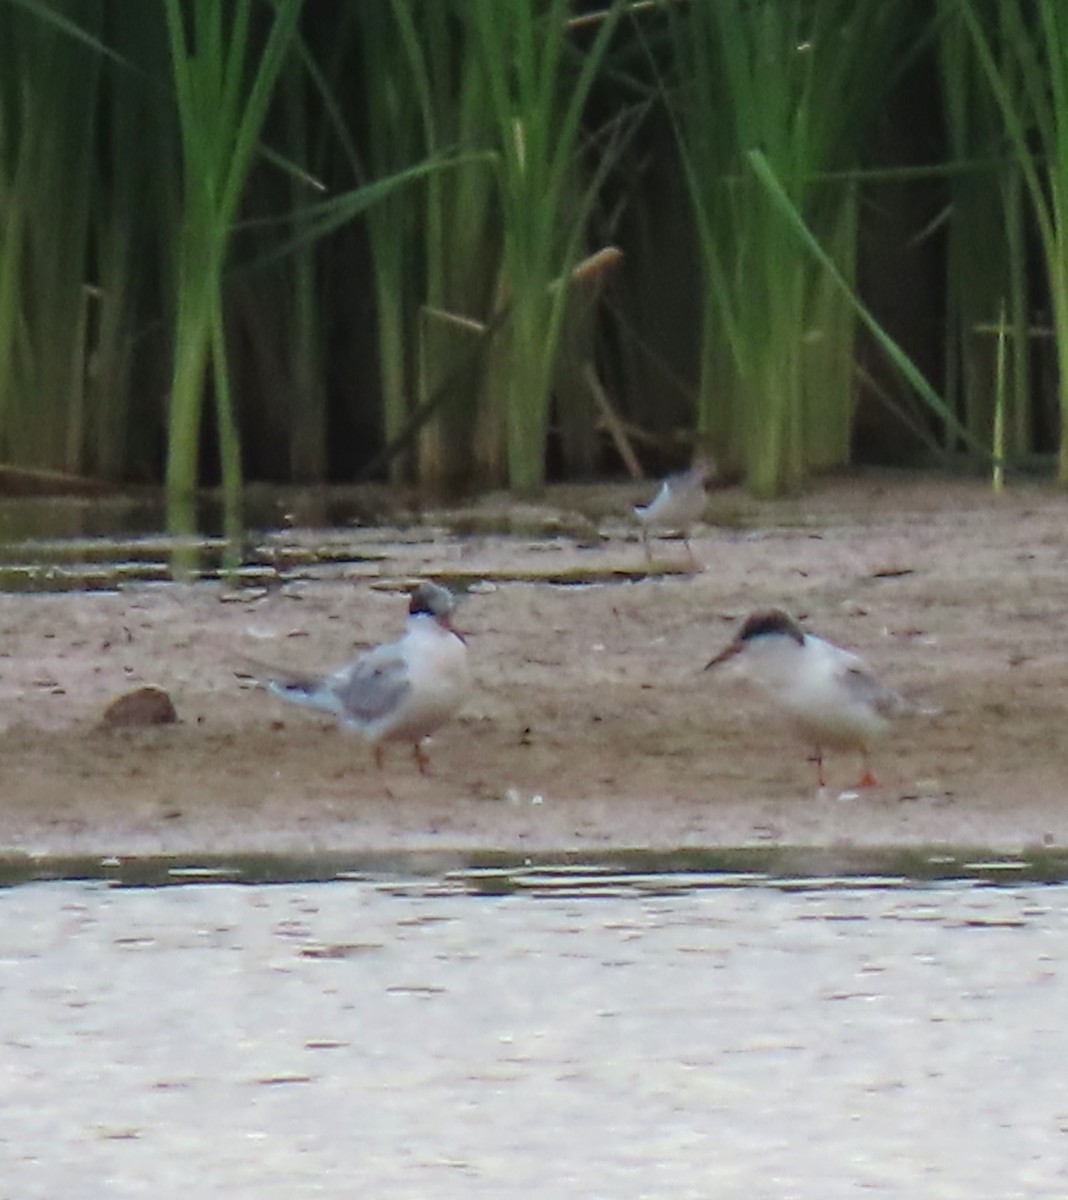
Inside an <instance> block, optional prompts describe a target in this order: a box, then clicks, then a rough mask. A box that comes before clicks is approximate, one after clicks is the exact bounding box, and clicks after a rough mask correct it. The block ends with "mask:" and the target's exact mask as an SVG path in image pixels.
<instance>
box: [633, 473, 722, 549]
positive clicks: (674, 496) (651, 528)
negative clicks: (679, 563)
mask: <svg viewBox="0 0 1068 1200" xmlns="http://www.w3.org/2000/svg"><path fill="white" fill-rule="evenodd" d="M713 470H714V467H713V464H712V462H711V461H710V460H709V459H707V458H698V459H695V460H694V464H693V466H692V467H691V468H690V469H689V470H688V471H680V472H679V473H678V474H676V475H669V476H668V477H667V478H666V479H664V480H663V482H662V483H661V484H660V490H659V491H658V492H657V493H656V495H655V496H654V497H653V499H652V500H651V501H650V502H649V503H648V504H636V505H635V506H634V516H635V518H636V520H637V522H638V524H639V525H640V526H641V531H642V544H643V545H644V546H645V557H646V558H647V559H648V558H650V557H651V555H650V551H649V534H650V533H654V532H658V531H659V532H664V533H667V532H670V531H672V530H675V531H677V532H679V533H681V534H682V540H683V543H684V544H685V546H686V553H687V554H689V556H690V561H691V562H694V563H696V561H697V560H696V559H695V558H694V554H693V549H692V547H691V546H690V530H691V529H692V527H693V526H694V524H695V523H696V522H697V521H699V520H700V518H701V515H702V514H703V513H704V511H705V505H706V504H707V503H708V496H707V493H706V492H705V485H706V484H707V483H708V481H709V479H710V478H711V477H712V472H713Z"/></svg>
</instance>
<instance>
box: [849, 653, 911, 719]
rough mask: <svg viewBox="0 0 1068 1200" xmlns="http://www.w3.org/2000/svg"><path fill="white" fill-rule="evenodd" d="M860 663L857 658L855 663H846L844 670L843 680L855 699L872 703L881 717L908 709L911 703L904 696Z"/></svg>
mask: <svg viewBox="0 0 1068 1200" xmlns="http://www.w3.org/2000/svg"><path fill="white" fill-rule="evenodd" d="M850 657H851V658H853V657H854V656H853V655H850ZM859 664H860V660H859V659H855V661H854V662H853V663H850V664H848V665H846V667H845V670H844V671H843V672H842V681H843V683H844V684H845V686H846V688H847V689H848V691H849V694H850V696H851V697H852V698H853V699H854V700H856V701H857V702H859V703H861V704H868V705H870V706H871V707H872V708H873V709H874V710H875V711H876V712H877V713H878V714H879V715H880V716H881V717H895V716H898V715H900V714H901V713H902V712H905V711H907V709H908V707H909V705H908V702H907V701H906V700H905V699H904V698H903V697H902V696H899V695H898V693H897V692H895V691H893V690H891V689H890V688H888V687H886V686H884V685H883V684H881V683H880V682H879V680H878V679H876V678H875V676H874V675H872V673H871V672H870V671H868V670H867V669H866V668H865V667H863V666H861V665H859Z"/></svg>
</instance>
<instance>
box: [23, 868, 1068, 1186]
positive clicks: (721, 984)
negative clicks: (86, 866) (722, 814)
mask: <svg viewBox="0 0 1068 1200" xmlns="http://www.w3.org/2000/svg"><path fill="white" fill-rule="evenodd" d="M591 877H592V876H591ZM810 882H811V881H810ZM417 883H418V881H417V880H414V879H409V880H408V881H407V883H405V881H397V880H369V879H365V880H352V881H338V882H334V883H329V884H300V885H281V886H271V887H263V886H252V885H244V886H234V885H231V884H220V883H213V884H210V885H207V884H197V885H188V884H187V885H186V886H182V887H173V888H164V889H134V888H115V887H110V886H107V885H106V884H101V883H82V884H71V883H62V884H57V883H49V884H35V885H29V886H26V887H22V888H14V889H9V890H7V891H4V892H2V893H0V988H2V991H3V997H4V1002H3V1004H2V1005H0V1042H2V1044H3V1046H4V1071H3V1072H2V1073H0V1161H3V1162H4V1163H5V1170H4V1183H5V1186H6V1188H7V1189H8V1190H9V1191H10V1192H11V1194H12V1195H63V1196H65V1197H81V1196H86V1197H88V1196H96V1195H103V1194H107V1195H115V1196H121V1195H141V1194H152V1195H153V1196H163V1197H169V1196H175V1197H177V1196H179V1195H182V1196H184V1195H190V1194H195V1195H215V1194H236V1195H255V1196H257V1197H271V1196H279V1197H281V1196H285V1197H290V1198H291V1197H302V1196H312V1195H333V1196H341V1195H363V1196H390V1197H394V1196H412V1197H425V1196H434V1197H452V1196H456V1197H460V1196H463V1197H470V1196H476V1197H478V1196H486V1197H495V1198H496V1197H501V1196H508V1197H526V1196H529V1197H535V1196H537V1197H539V1198H544V1197H546V1196H553V1197H576V1198H577V1197H582V1198H583V1200H586V1198H588V1197H596V1196H605V1197H609V1196H610V1197H613V1198H617V1197H639V1196H672V1197H680V1196H682V1197H686V1196H690V1197H708V1196H768V1197H772V1196H774V1197H782V1196H790V1197H797V1198H800V1200H807V1198H809V1197H812V1198H813V1200H816V1198H819V1200H827V1198H828V1197H832V1198H833V1197H847V1196H853V1195H856V1194H858V1193H859V1192H866V1191H871V1192H873V1193H874V1194H877V1195H881V1196H894V1197H902V1198H903V1197H910V1198H911V1197H915V1196H921V1195H922V1196H951V1197H957V1196H959V1197H965V1196H968V1197H972V1196H1009V1195H1027V1196H1049V1197H1053V1196H1063V1195H1066V1194H1068V1165H1066V1164H1068V1155H1065V1153H1064V1147H1065V1138H1066V1136H1068V1080H1066V1079H1065V1075H1064V1072H1063V1071H1062V1070H1061V1069H1060V1064H1061V1063H1062V1062H1064V1061H1065V1055H1066V1053H1068V1027H1066V1023H1065V1021H1064V1019H1063V1013H1064V995H1065V984H1066V983H1068V978H1066V968H1065V966H1064V958H1063V954H1062V953H1061V948H1062V947H1063V945H1064V944H1065V938H1066V936H1068V903H1066V901H1068V889H1066V888H1065V887H1064V886H1062V885H1052V886H1034V885H1015V886H1011V887H1000V888H999V887H991V886H985V885H978V884H975V883H968V882H963V881H958V882H944V883H940V884H936V885H913V886H904V885H902V884H899V883H890V884H889V885H887V886H881V885H877V884H876V882H875V881H874V880H868V881H865V884H864V885H863V886H849V884H848V882H847V881H844V880H838V881H836V883H835V886H833V887H811V886H809V887H789V886H786V887H768V886H753V885H748V884H747V885H746V886H722V887H693V888H690V889H688V890H684V889H681V888H680V889H676V890H671V891H669V892H666V893H658V892H657V891H656V890H655V889H651V888H645V887H642V888H636V889H632V890H630V891H628V892H625V893H624V892H622V891H619V892H612V891H610V890H609V891H597V892H596V899H590V898H587V895H586V894H585V893H583V894H578V893H571V894H551V893H549V892H547V891H545V890H542V891H538V890H537V889H534V890H529V891H528V890H520V891H514V892H512V893H510V894H507V895H498V896H485V895H477V894H476V895H471V894H458V893H457V892H455V891H453V892H449V891H448V890H446V889H445V888H444V887H442V888H441V889H440V890H438V891H437V892H435V891H433V890H432V889H431V887H430V881H429V880H424V881H423V883H424V887H423V890H420V889H419V887H418V886H416V884H417ZM147 1181H150V1183H149V1182H147Z"/></svg>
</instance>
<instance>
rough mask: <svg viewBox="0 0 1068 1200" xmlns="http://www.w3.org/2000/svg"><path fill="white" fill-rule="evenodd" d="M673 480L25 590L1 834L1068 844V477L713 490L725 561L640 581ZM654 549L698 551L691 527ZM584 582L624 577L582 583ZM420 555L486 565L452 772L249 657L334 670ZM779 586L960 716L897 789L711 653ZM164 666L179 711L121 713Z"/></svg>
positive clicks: (886, 773)
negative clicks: (273, 682) (513, 515)
mask: <svg viewBox="0 0 1068 1200" xmlns="http://www.w3.org/2000/svg"><path fill="white" fill-rule="evenodd" d="M647 491H648V489H641V488H638V489H635V488H628V487H622V488H616V489H604V488H601V489H588V490H584V489H568V490H561V491H553V492H551V493H550V494H549V496H548V497H547V499H546V501H545V503H544V504H543V505H541V506H539V508H538V510H537V511H536V514H535V515H536V516H537V518H538V520H537V521H534V522H533V524H532V526H531V527H533V525H537V524H538V521H540V522H542V525H541V530H540V531H539V532H533V533H529V534H528V533H512V534H508V535H500V534H497V533H492V532H485V531H479V522H478V521H474V522H470V521H469V522H467V523H466V525H464V528H466V529H467V530H468V532H464V533H462V534H461V533H457V532H455V528H456V522H455V521H451V520H449V519H446V518H445V517H442V518H441V519H440V520H437V519H435V517H434V515H433V514H430V515H427V516H424V518H423V519H422V520H421V522H420V523H419V524H416V525H411V526H408V527H406V528H398V529H396V530H394V531H392V532H389V531H381V530H377V531H376V530H365V529H359V528H350V529H346V530H329V531H324V530H301V529H294V530H291V531H290V532H289V533H288V534H287V535H286V536H287V537H288V538H290V539H291V540H292V542H293V544H294V545H295V546H299V545H302V544H303V545H314V544H316V541H317V540H319V541H321V540H323V539H324V538H325V539H330V540H331V541H332V542H333V543H335V544H336V543H337V542H338V541H339V539H340V540H342V541H346V542H348V543H350V544H351V546H352V550H353V556H355V555H358V554H359V553H361V552H362V551H369V553H368V554H367V558H368V561H366V562H358V563H349V564H348V565H338V564H331V563H321V564H315V563H311V564H310V565H308V564H305V565H304V566H302V567H300V568H299V569H294V570H292V571H289V572H287V573H286V576H285V578H284V580H283V581H282V582H281V583H280V586H278V587H272V588H268V589H261V588H249V589H242V588H240V587H234V586H233V585H224V584H220V583H219V582H217V581H211V582H198V583H190V584H165V585H149V586H145V585H137V586H128V587H124V588H122V589H120V590H115V591H99V592H91V593H58V594H42V593H38V594H30V593H23V594H5V595H2V596H0V630H2V641H0V771H2V776H0V778H2V787H0V848H3V849H4V850H7V851H15V852H18V851H29V852H32V853H40V854H67V853H82V852H84V853H92V854H96V853H100V854H119V855H121V854H154V853H195V852H204V851H223V852H231V851H233V852H236V851H241V850H245V851H272V850H274V851H285V850H299V851H302V852H303V851H308V852H315V851H316V850H331V851H338V850H341V851H344V850H351V851H369V850H371V851H373V850H379V849H381V850H385V851H391V850H392V851H398V852H400V851H408V850H417V849H440V848H458V849H461V850H472V849H478V848H503V849H510V850H515V851H519V852H526V851H530V852H531V853H534V852H537V851H539V850H540V851H545V850H549V849H569V848H570V849H576V850H579V851H589V853H590V854H591V855H594V854H596V852H597V851H598V850H604V849H606V848H611V847H623V846H627V847H629V846H649V847H677V846H683V847H685V846H739V845H753V844H777V843H782V844H791V845H817V846H818V845H839V846H850V845H852V846H869V845H870V846H876V845H901V844H909V845H917V846H922V845H928V844H932V843H937V844H941V843H950V844H972V845H981V846H990V847H995V848H1000V849H1005V850H1013V849H1019V848H1022V847H1027V846H1042V845H1045V846H1050V845H1062V844H1068V796H1066V791H1068V788H1066V779H1068V770H1066V769H1068V747H1066V745H1065V741H1064V738H1063V736H1062V731H1063V729H1064V727H1065V716H1066V711H1068V496H1066V495H1064V494H1063V493H1061V492H1058V491H1056V490H1054V489H1052V488H1047V487H1040V486H1031V485H1021V486H1018V487H1013V488H1011V489H1010V490H1009V491H1008V492H1007V493H1006V494H1004V495H1002V496H997V497H995V496H992V495H991V494H990V492H989V490H988V489H987V488H986V487H984V486H983V485H982V484H981V483H979V482H962V481H949V482H946V481H938V480H929V479H924V478H918V477H912V476H909V477H901V476H894V475H890V476H882V475H873V476H862V477H857V478H849V479H840V480H831V481H826V482H823V483H820V484H819V485H817V486H816V487H815V488H814V489H813V491H812V492H811V494H810V495H808V496H807V497H805V498H803V499H801V500H798V501H790V502H780V503H769V504H757V503H755V502H753V501H751V500H748V499H747V498H745V497H744V496H742V495H741V494H740V493H736V492H731V491H726V492H718V493H715V494H714V495H713V496H712V497H711V498H710V504H709V514H708V515H709V519H710V522H709V524H706V525H705V526H703V527H702V528H701V529H700V531H699V532H698V535H697V536H696V537H695V538H694V541H693V545H694V550H695V553H696V556H697V558H698V559H699V561H700V562H701V564H702V565H703V568H704V569H703V570H701V571H700V572H699V573H693V574H690V573H679V572H675V573H667V574H662V575H658V574H656V573H650V574H649V575H648V576H646V577H644V578H643V577H642V572H643V569H644V558H643V553H642V549H641V545H640V543H639V542H638V541H637V540H636V538H635V534H634V530H633V529H632V528H631V527H630V526H629V525H628V523H627V522H626V521H625V519H623V518H622V517H620V516H613V515H612V514H619V513H622V512H624V511H625V508H626V503H627V502H628V501H629V500H630V499H637V498H639V497H640V496H642V495H643V494H644V493H645V492H647ZM478 511H479V510H478V509H477V508H476V510H475V512H476V515H477V512H478ZM492 523H493V522H492V521H491V520H487V522H486V523H485V528H487V529H488V528H489V527H491V526H492ZM519 524H522V523H521V522H520V523H519ZM450 526H451V529H450ZM554 530H557V532H553V531H554ZM297 557H298V558H299V556H297ZM657 557H658V559H663V560H664V561H665V562H666V563H668V564H671V565H674V566H680V565H682V564H684V562H685V555H684V552H683V548H682V545H681V543H679V542H663V543H661V544H660V545H659V546H658V548H657ZM613 572H616V574H615V575H613ZM628 573H631V574H628ZM583 574H589V576H590V577H591V578H594V579H595V578H597V577H599V576H602V575H607V576H609V577H610V578H612V579H613V580H614V581H612V582H605V583H596V582H595V583H591V584H588V585H586V586H574V585H571V584H565V583H562V582H559V581H560V580H563V579H569V578H572V577H576V576H582V575H583ZM421 575H430V576H437V577H444V578H447V579H450V580H454V581H456V580H458V581H460V583H461V584H463V585H464V586H470V594H469V595H468V596H467V598H466V599H465V600H464V602H463V604H462V606H461V609H460V611H459V614H458V617H457V624H458V625H459V626H460V627H461V628H462V629H463V631H464V632H465V634H466V635H467V637H468V640H469V646H470V656H471V663H472V670H473V673H474V676H475V679H476V688H475V691H474V693H473V695H472V697H471V699H470V702H469V703H468V705H467V707H466V709H465V711H464V713H463V715H462V716H461V717H460V718H459V719H458V720H456V721H455V722H453V723H452V724H450V725H448V726H446V727H444V728H443V729H442V730H441V731H440V732H439V734H438V735H437V736H436V737H435V738H434V739H433V741H432V743H431V744H430V747H429V750H430V757H431V771H430V773H429V774H428V775H426V776H423V775H420V774H419V772H418V771H417V769H416V767H415V764H414V763H413V762H412V760H411V758H410V756H409V755H408V753H407V752H406V751H405V750H404V749H403V748H402V747H392V748H391V749H390V751H389V752H388V754H387V764H386V767H385V769H384V770H382V771H377V770H376V769H375V768H374V765H373V762H372V759H371V756H370V754H369V752H368V750H367V748H366V746H364V745H363V744H362V743H361V741H360V740H359V739H358V738H357V737H354V736H352V735H350V734H346V733H344V732H342V731H340V730H338V729H337V728H335V727H334V726H333V724H332V723H331V722H330V721H329V720H327V719H325V718H319V717H318V716H317V715H316V714H313V713H309V712H305V711H302V710H299V709H294V708H290V707H288V706H285V705H283V704H282V702H281V701H279V700H277V699H275V698H273V697H271V696H269V695H268V694H267V693H265V692H264V691H263V690H261V689H259V688H257V687H255V686H254V685H252V684H251V683H250V681H248V680H247V679H242V678H241V677H240V674H239V670H240V663H239V657H240V655H242V654H247V655H251V656H254V657H256V658H260V659H265V660H267V661H276V662H278V663H280V664H282V665H294V666H300V667H308V668H312V667H329V666H332V665H336V664H339V663H341V662H344V661H345V660H346V659H347V658H349V657H350V656H352V655H353V654H354V653H356V652H358V651H359V650H360V649H361V648H362V647H365V646H367V645H369V644H372V643H374V642H377V641H380V640H383V639H387V638H391V637H393V636H395V635H396V634H397V633H398V632H399V631H400V630H401V628H402V626H403V620H404V612H405V607H406V598H405V597H404V596H403V595H401V594H400V593H399V592H397V591H394V590H391V584H394V583H397V582H399V581H403V580H406V579H409V578H413V577H418V576H421ZM553 580H556V582H553ZM773 604H774V605H783V606H785V607H787V608H789V609H790V610H791V611H793V612H794V613H795V614H797V615H799V616H801V617H803V619H804V621H805V624H806V626H807V627H808V628H811V629H812V630H814V631H816V632H820V633H822V634H823V635H824V636H827V637H830V638H831V639H832V640H835V641H837V642H839V643H841V644H843V645H846V646H848V647H849V648H850V649H853V650H855V651H857V652H858V653H860V654H861V655H862V656H863V657H864V658H866V659H867V661H868V663H869V665H870V666H871V667H872V668H873V669H874V670H875V671H876V672H877V673H878V674H879V675H880V676H882V677H883V678H884V679H885V680H886V682H888V683H890V684H892V685H893V686H895V687H897V688H899V689H901V690H902V691H903V692H905V693H906V694H907V695H910V696H912V697H913V698H916V699H918V700H919V701H921V703H922V704H923V705H925V706H927V707H929V708H934V709H937V710H938V712H937V715H935V716H918V717H909V718H906V719H903V720H902V721H900V722H899V724H898V725H897V726H896V728H895V730H894V732H893V734H892V735H891V737H890V738H889V739H887V741H886V742H885V743H884V744H883V745H882V746H881V747H880V748H879V750H878V751H877V754H876V757H875V767H876V770H877V773H878V774H879V775H880V778H881V780H882V786H881V787H879V788H878V789H875V790H873V791H870V792H864V793H861V794H859V795H854V794H852V793H851V792H850V791H849V785H850V784H851V782H852V781H853V780H854V779H855V777H856V773H857V763H856V761H855V760H854V759H853V758H852V757H851V756H849V755H835V756H832V757H831V758H830V759H829V761H828V764H827V770H828V781H829V784H830V786H829V787H828V788H827V789H826V790H825V791H824V792H822V793H817V789H816V787H815V782H814V774H813V769H812V767H811V765H810V764H809V763H807V762H806V761H805V749H804V747H803V746H802V745H801V744H800V743H798V742H797V741H795V740H794V739H793V738H792V736H791V735H790V734H789V733H788V732H787V731H785V730H784V729H783V727H782V726H781V725H780V723H779V722H778V721H777V720H776V719H775V718H774V717H773V716H771V715H770V714H769V713H768V712H767V709H766V707H765V705H764V703H763V702H762V701H760V700H759V699H758V698H757V697H755V696H753V695H751V694H750V693H749V692H748V691H747V690H746V688H745V687H744V685H742V684H741V683H740V682H739V681H736V680H732V679H731V678H729V677H727V676H717V675H715V674H703V673H702V671H701V667H702V666H703V665H704V663H705V662H706V661H707V660H708V658H709V657H710V656H711V654H712V653H714V652H715V651H716V650H718V649H719V648H721V647H722V645H723V644H724V643H725V642H726V641H727V640H728V639H729V638H730V636H731V635H732V633H733V632H734V630H735V628H736V626H737V623H738V622H739V621H740V619H741V618H742V617H743V616H744V615H745V614H746V613H747V612H748V611H750V610H751V609H753V608H757V607H763V606H768V605H773ZM140 684H155V685H158V686H160V687H161V688H163V689H165V690H166V691H167V692H168V693H169V695H170V696H171V698H172V700H173V702H174V705H175V708H176V710H177V714H178V718H179V720H178V721H177V722H176V723H174V724H169V725H160V726H155V727H151V728H141V729H108V728H104V727H102V725H101V715H102V713H103V711H104V709H105V706H106V705H107V704H108V702H109V701H111V700H112V699H113V698H114V697H116V696H118V695H120V694H122V693H124V692H126V691H128V690H130V689H132V688H134V687H137V686H138V685H140Z"/></svg>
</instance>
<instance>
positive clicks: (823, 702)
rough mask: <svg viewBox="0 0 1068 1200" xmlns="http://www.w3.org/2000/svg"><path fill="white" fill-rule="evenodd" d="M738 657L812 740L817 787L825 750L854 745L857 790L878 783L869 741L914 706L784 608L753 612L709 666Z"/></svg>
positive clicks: (821, 782) (748, 675)
mask: <svg viewBox="0 0 1068 1200" xmlns="http://www.w3.org/2000/svg"><path fill="white" fill-rule="evenodd" d="M732 661H733V662H737V664H738V666H739V668H740V669H741V670H742V672H743V674H744V675H745V676H746V678H748V679H750V680H751V681H752V682H753V683H754V684H756V686H757V687H758V688H759V689H760V690H761V691H762V692H764V693H765V694H766V695H767V696H768V697H769V699H771V700H772V701H773V702H774V703H775V704H777V705H778V706H779V707H780V708H781V709H782V710H783V711H784V713H785V715H786V718H787V720H788V722H789V723H790V725H791V726H792V727H793V728H794V729H795V730H796V731H797V732H798V733H799V734H800V735H801V736H802V737H803V738H804V739H805V740H806V741H807V742H809V743H810V744H811V746H812V747H813V751H814V758H815V762H816V772H817V779H818V781H819V786H820V787H823V786H824V782H825V781H824V777H823V753H824V750H825V749H828V748H832V749H840V750H857V751H859V753H860V755H861V757H862V759H863V766H864V770H863V774H862V775H861V777H860V779H859V781H858V782H857V787H876V786H878V780H877V779H876V778H875V776H874V775H873V774H872V771H871V763H870V753H871V744H872V742H874V741H875V740H876V739H877V738H878V737H879V736H880V735H881V734H883V733H884V732H885V731H886V729H887V728H888V726H889V724H890V719H891V718H892V717H894V716H896V715H898V714H899V713H902V712H905V711H908V710H909V707H910V706H909V705H908V704H907V702H906V701H905V700H904V699H903V698H902V697H901V696H899V695H898V694H897V693H896V692H893V691H891V690H890V689H889V688H887V687H884V686H883V685H882V684H881V683H880V682H879V680H878V679H876V678H875V676H874V675H873V674H872V673H871V671H870V670H869V669H868V668H867V666H866V665H865V664H864V662H863V661H862V660H861V659H859V658H858V657H857V656H856V655H855V654H851V653H850V652H849V651H848V650H843V649H842V648H841V647H840V646H835V645H834V644H833V643H831V642H826V641H824V640H823V638H820V637H816V635H815V634H812V633H805V631H804V630H803V629H801V627H800V626H799V625H798V624H797V622H796V621H795V620H794V619H793V618H792V617H791V616H789V615H788V614H787V613H785V612H783V611H782V610H781V609H777V608H776V609H770V610H768V611H765V612H755V613H753V614H752V615H750V616H749V617H748V618H747V619H746V621H745V623H744V624H743V625H742V628H741V630H740V631H739V632H738V635H737V637H736V638H735V639H734V641H732V642H731V643H730V645H728V646H727V647H726V648H725V649H723V650H721V651H720V653H719V654H717V655H716V656H715V658H713V659H712V660H711V662H709V663H708V664H707V665H706V666H705V670H706V671H707V670H709V668H711V667H716V666H719V665H720V664H722V663H726V662H732Z"/></svg>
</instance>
